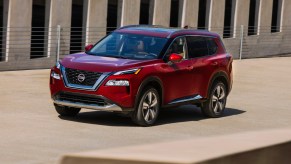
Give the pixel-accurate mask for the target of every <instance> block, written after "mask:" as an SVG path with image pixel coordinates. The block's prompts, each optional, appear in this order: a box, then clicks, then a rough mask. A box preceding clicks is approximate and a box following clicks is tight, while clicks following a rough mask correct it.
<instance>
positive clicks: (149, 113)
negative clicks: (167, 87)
mask: <svg viewBox="0 0 291 164" xmlns="http://www.w3.org/2000/svg"><path fill="white" fill-rule="evenodd" d="M159 110H160V97H159V94H158V92H157V90H156V89H155V88H153V87H148V88H146V89H145V90H144V92H143V93H142V96H141V98H140V99H139V104H138V106H137V109H135V112H134V113H133V115H132V120H133V121H134V122H135V123H136V124H138V125H141V126H151V125H153V124H154V123H155V121H156V120H157V117H158V114H159Z"/></svg>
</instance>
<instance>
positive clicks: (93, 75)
mask: <svg viewBox="0 0 291 164" xmlns="http://www.w3.org/2000/svg"><path fill="white" fill-rule="evenodd" d="M65 71H66V77H67V80H68V83H69V84H77V85H84V86H93V85H94V84H95V83H96V81H97V80H98V79H99V77H100V76H101V75H102V73H99V72H90V71H83V70H76V69H71V68H65ZM80 74H83V75H84V77H85V80H84V81H80V80H78V76H79V75H80Z"/></svg>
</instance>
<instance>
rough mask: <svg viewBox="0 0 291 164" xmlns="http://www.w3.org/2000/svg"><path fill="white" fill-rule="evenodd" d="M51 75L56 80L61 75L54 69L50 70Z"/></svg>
mask: <svg viewBox="0 0 291 164" xmlns="http://www.w3.org/2000/svg"><path fill="white" fill-rule="evenodd" d="M51 77H52V78H54V79H57V80H60V79H61V76H60V75H59V74H58V73H55V72H54V71H52V73H51Z"/></svg>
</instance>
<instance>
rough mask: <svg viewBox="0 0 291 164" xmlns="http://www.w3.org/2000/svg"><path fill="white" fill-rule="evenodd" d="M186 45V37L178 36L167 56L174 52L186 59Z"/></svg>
mask: <svg viewBox="0 0 291 164" xmlns="http://www.w3.org/2000/svg"><path fill="white" fill-rule="evenodd" d="M186 47H187V46H186V40H185V37H179V38H176V39H175V40H174V41H173V43H172V44H171V46H170V47H169V49H168V51H167V52H166V57H169V56H170V55H171V54H172V53H175V54H178V55H181V56H182V57H183V59H186V58H187V56H186Z"/></svg>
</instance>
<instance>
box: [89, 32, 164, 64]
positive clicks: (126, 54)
mask: <svg viewBox="0 0 291 164" xmlns="http://www.w3.org/2000/svg"><path fill="white" fill-rule="evenodd" d="M166 42H167V39H166V38H159V37H153V36H145V35H137V34H126V33H117V32H114V33H112V34H110V35H108V36H107V37H106V38H104V39H103V40H101V41H100V42H99V43H97V44H96V45H95V46H94V47H93V48H92V49H91V50H90V51H89V52H87V53H88V54H90V55H96V56H106V57H116V58H126V59H137V60H147V59H156V58H158V56H159V54H160V53H161V51H162V49H163V47H164V46H165V44H166Z"/></svg>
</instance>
